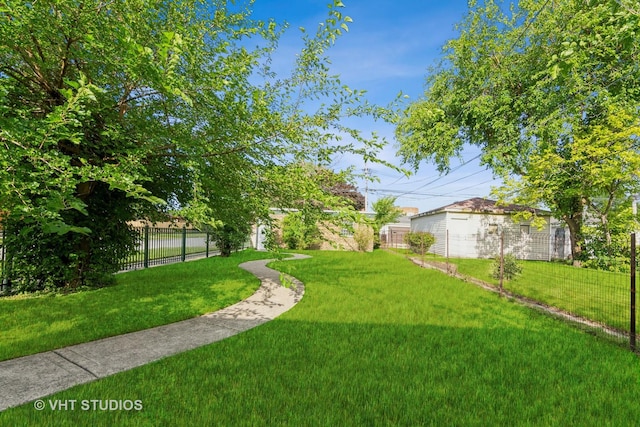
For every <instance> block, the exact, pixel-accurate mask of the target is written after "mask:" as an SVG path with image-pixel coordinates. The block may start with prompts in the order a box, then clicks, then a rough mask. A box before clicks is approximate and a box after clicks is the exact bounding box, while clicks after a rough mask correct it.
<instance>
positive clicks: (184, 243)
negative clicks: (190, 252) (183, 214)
mask: <svg viewBox="0 0 640 427" xmlns="http://www.w3.org/2000/svg"><path fill="white" fill-rule="evenodd" d="M180 259H181V260H182V262H184V260H185V259H187V226H186V225H183V226H182V253H181V256H180Z"/></svg>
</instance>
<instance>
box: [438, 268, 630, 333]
mask: <svg viewBox="0 0 640 427" xmlns="http://www.w3.org/2000/svg"><path fill="white" fill-rule="evenodd" d="M429 259H435V258H434V257H430V256H427V257H426V260H427V261H428V260H429ZM440 260H441V259H440ZM450 262H451V263H453V264H456V265H457V266H458V271H459V272H460V273H462V274H464V275H466V276H471V277H475V278H478V279H480V280H483V281H485V282H488V283H492V284H494V285H496V286H497V285H498V280H496V279H494V278H493V277H491V273H490V272H491V264H492V262H493V261H492V260H489V259H451V260H450ZM518 263H519V264H520V265H521V266H522V273H521V274H520V275H518V276H516V278H515V279H513V280H511V281H505V282H504V288H505V289H506V290H507V291H510V292H512V293H514V294H516V295H521V296H525V297H528V298H531V299H534V300H536V301H539V302H542V303H544V304H547V305H550V306H553V307H557V308H560V309H562V310H565V311H568V312H570V313H573V314H576V315H578V316H582V317H585V318H587V319H590V320H594V321H596V322H599V323H603V324H606V325H608V326H611V327H613V328H617V329H620V330H624V331H627V332H628V331H629V319H630V314H629V299H630V296H629V287H630V284H629V282H630V279H629V275H628V274H625V273H614V272H608V271H599V270H593V269H587V268H576V267H572V266H569V265H565V264H561V263H554V262H544V261H518Z"/></svg>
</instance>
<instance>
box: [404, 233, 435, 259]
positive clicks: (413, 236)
mask: <svg viewBox="0 0 640 427" xmlns="http://www.w3.org/2000/svg"><path fill="white" fill-rule="evenodd" d="M404 241H405V243H406V244H408V245H409V249H410V250H411V252H414V253H417V254H420V255H423V256H424V254H425V253H426V252H427V251H428V250H429V248H430V247H431V246H433V244H434V243H435V242H436V238H435V236H434V235H433V234H431V233H428V232H426V231H410V232H409V233H407V234H405V235H404Z"/></svg>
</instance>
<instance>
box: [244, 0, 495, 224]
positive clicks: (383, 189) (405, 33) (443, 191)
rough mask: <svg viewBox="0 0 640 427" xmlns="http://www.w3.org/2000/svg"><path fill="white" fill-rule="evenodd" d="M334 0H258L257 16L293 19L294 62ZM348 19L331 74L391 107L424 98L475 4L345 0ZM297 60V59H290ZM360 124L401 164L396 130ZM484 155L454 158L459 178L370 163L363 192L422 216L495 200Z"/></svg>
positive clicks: (473, 152)
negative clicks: (429, 78) (398, 99)
mask: <svg viewBox="0 0 640 427" xmlns="http://www.w3.org/2000/svg"><path fill="white" fill-rule="evenodd" d="M329 1H330V0H294V1H291V0H256V1H255V4H254V8H253V10H254V17H256V18H260V19H265V18H268V17H270V18H274V19H275V20H276V21H277V22H283V21H286V22H288V23H289V24H290V27H291V28H290V30H289V31H288V32H287V35H286V36H285V37H284V38H283V39H282V40H281V43H280V45H279V47H280V49H279V52H280V53H279V54H278V55H283V58H282V59H283V61H286V60H287V58H284V57H286V56H287V55H294V54H295V53H296V52H297V51H298V50H299V47H300V42H299V40H300V38H299V34H300V33H299V30H298V27H305V28H306V29H307V30H308V31H315V29H316V27H317V25H318V23H319V22H322V21H323V20H324V19H325V18H326V17H327V13H328V8H327V3H329ZM343 3H344V5H345V7H344V8H343V9H342V10H341V12H342V13H343V15H348V16H349V17H351V18H352V19H353V22H352V23H351V24H349V31H348V32H347V33H344V34H343V36H342V37H341V38H339V39H338V41H337V43H336V45H335V46H334V47H333V48H331V50H330V51H329V52H328V55H329V57H330V59H331V62H332V65H331V71H332V72H333V73H335V74H339V75H340V78H341V81H342V82H343V83H345V84H347V85H349V86H350V87H351V88H355V89H364V90H366V91H367V97H368V99H369V100H370V101H371V102H375V103H377V104H380V105H386V104H388V103H389V102H390V101H392V100H393V99H394V97H395V96H396V95H397V94H398V93H399V92H400V91H402V92H403V93H404V94H406V95H407V96H408V97H409V100H416V99H419V98H420V96H421V95H422V93H423V90H424V81H425V77H426V75H427V71H428V70H427V69H428V67H429V66H431V65H434V64H435V63H436V62H437V60H438V59H439V58H440V55H441V50H442V46H443V45H444V43H445V42H446V41H447V40H448V39H451V38H455V37H456V33H455V30H454V26H455V24H456V23H458V22H459V21H461V20H462V18H463V16H464V15H465V13H466V11H467V0H404V1H401V2H398V1H391V0H343ZM290 59H291V60H293V58H290ZM358 126H359V127H360V128H361V129H362V130H363V131H366V132H370V131H376V132H377V133H378V134H379V135H381V136H384V137H386V138H387V140H388V141H389V145H388V147H387V148H386V149H385V150H384V152H383V153H382V156H381V157H383V158H384V159H385V160H387V161H390V162H392V163H394V164H398V165H400V163H399V160H398V159H397V158H396V155H395V154H396V151H397V146H396V145H395V144H396V141H395V138H394V127H393V126H391V125H388V124H385V123H380V122H373V121H363V122H361V123H358ZM479 154H480V152H479V150H478V149H476V148H474V147H469V148H468V149H467V150H465V151H464V153H463V158H462V159H459V160H458V159H452V162H451V166H452V172H451V173H449V174H448V175H446V176H442V175H440V174H439V173H438V172H437V171H436V168H435V166H434V165H433V164H431V163H428V162H423V163H422V164H421V166H420V168H419V170H418V171H417V172H415V173H414V174H413V175H411V176H410V177H408V178H407V177H404V175H402V174H400V173H397V172H395V171H394V170H392V169H389V168H386V167H382V166H379V165H375V164H369V165H367V166H368V168H369V169H370V173H371V174H372V175H375V176H377V177H378V178H379V182H371V183H369V184H368V185H365V183H364V182H360V183H358V185H359V190H360V191H361V192H362V193H363V194H364V193H365V191H366V190H367V188H368V191H367V195H368V200H369V206H370V205H371V202H373V201H375V200H376V199H377V198H378V197H381V196H385V195H391V196H397V197H398V199H397V201H396V205H398V206H411V207H417V208H418V209H419V210H420V212H423V211H426V210H430V209H434V208H437V207H440V206H444V205H447V204H449V203H453V202H455V201H459V200H464V199H467V198H470V197H486V196H489V193H490V190H491V186H492V185H494V186H495V185H499V184H500V181H499V180H495V179H493V176H492V173H491V171H489V170H487V169H486V168H485V167H482V166H480V165H479V163H478V160H477V156H478V155H479ZM334 166H335V168H336V169H341V168H346V167H348V166H355V167H356V168H357V169H359V170H362V169H364V168H365V165H364V163H363V162H362V160H361V159H357V158H354V157H344V158H340V159H336V163H335V165H334Z"/></svg>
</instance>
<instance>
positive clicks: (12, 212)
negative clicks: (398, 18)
mask: <svg viewBox="0 0 640 427" xmlns="http://www.w3.org/2000/svg"><path fill="white" fill-rule="evenodd" d="M251 5H252V2H251V1H239V2H228V1H225V0H213V1H207V2H204V1H199V0H184V1H177V2H176V1H168V0H154V1H149V0H130V1H129V0H127V1H112V2H104V1H98V0H91V1H74V0H70V1H54V0H45V1H38V2H26V3H25V2H18V1H3V2H0V144H1V145H2V150H0V212H3V215H4V220H3V224H2V225H3V226H4V228H5V229H6V230H7V233H8V235H9V240H8V242H9V243H10V244H9V245H8V246H9V255H10V257H11V259H10V264H11V265H12V268H13V272H12V274H13V276H14V279H15V280H14V284H16V285H19V283H22V284H23V285H24V286H30V285H27V282H29V283H36V286H37V287H43V286H45V282H46V286H54V287H58V286H73V287H76V286H79V285H82V284H97V283H100V282H101V281H102V279H100V277H103V278H104V277H107V276H108V274H109V273H111V272H113V271H115V270H116V269H117V263H118V260H119V258H120V257H122V256H124V255H126V253H127V252H129V251H131V250H133V249H134V248H135V243H136V242H135V240H134V238H133V236H132V235H131V233H128V232H127V230H128V226H127V221H129V220H132V219H142V218H148V219H152V220H153V219H158V218H161V217H162V216H163V215H167V214H170V213H172V214H178V215H181V216H183V217H185V218H187V219H188V220H190V221H191V222H193V223H195V224H198V225H209V226H211V227H225V226H226V228H222V231H224V230H225V229H226V230H234V233H235V232H236V231H238V230H244V229H246V224H248V223H251V222H252V221H254V220H256V219H257V218H263V219H264V220H265V221H266V220H268V214H269V210H268V209H269V208H270V207H287V208H290V207H297V206H295V205H297V204H300V203H301V202H303V201H304V200H309V199H313V200H320V201H322V202H323V203H324V204H325V205H327V206H331V205H332V204H333V203H335V201H336V200H337V199H336V198H335V197H334V196H332V195H331V194H328V192H327V191H324V190H323V188H322V186H321V185H320V183H318V182H317V180H315V179H314V178H313V176H311V175H309V174H305V173H298V171H297V169H296V166H294V167H293V168H290V167H289V166H290V165H296V164H300V163H303V162H308V163H312V164H319V165H327V164H329V163H330V161H331V160H332V157H333V156H334V155H335V154H336V153H346V152H349V153H354V154H358V155H362V156H364V157H366V159H367V160H368V161H374V160H375V156H376V152H377V151H378V150H379V149H380V148H381V147H382V146H383V145H384V143H385V142H384V141H382V140H379V139H378V138H377V137H375V136H371V137H369V136H367V135H364V134H362V133H361V132H359V131H358V130H355V129H348V128H345V127H344V126H343V125H341V120H342V119H344V118H345V117H349V116H361V115H370V116H373V117H374V118H377V119H385V120H389V119H391V118H392V117H393V116H392V115H391V113H390V112H389V110H387V109H385V108H381V107H378V106H373V105H369V104H368V103H367V102H366V101H365V100H364V98H363V93H364V92H363V91H359V90H352V89H350V88H348V87H346V86H345V85H343V84H341V83H340V81H339V79H338V78H337V77H336V76H332V75H331V74H330V71H329V67H328V65H327V64H328V59H327V56H326V51H327V50H328V49H329V48H330V47H331V46H332V45H333V44H334V42H335V41H336V38H337V37H338V36H339V35H340V34H341V32H342V31H344V30H345V29H347V28H348V27H347V24H348V23H349V22H351V19H350V18H349V17H348V16H344V15H343V14H342V13H341V12H340V8H341V7H342V6H343V5H342V3H341V2H339V1H334V2H333V3H332V4H330V5H329V11H328V17H327V20H326V22H324V23H323V24H322V25H320V26H319V27H318V30H317V32H315V33H313V32H311V33H306V32H304V33H303V40H304V47H303V48H302V50H301V51H300V52H299V54H298V55H297V59H296V63H295V66H294V67H293V71H292V72H291V75H289V76H282V75H276V73H274V71H273V70H272V69H271V68H270V64H271V59H272V55H273V53H274V52H275V51H276V48H277V43H278V39H279V37H280V36H281V34H282V33H283V31H285V29H286V24H285V25H280V24H277V23H275V22H272V21H267V22H264V21H257V20H254V19H253V18H252V17H251ZM312 107H313V108H312ZM345 133H346V134H348V135H349V137H350V141H348V142H342V141H341V138H342V136H343V135H344V134H345ZM292 171H293V172H292ZM27 242H28V243H27ZM107 242H108V243H107ZM32 252H33V253H38V254H39V255H38V256H39V257H44V258H47V260H48V261H47V263H46V264H48V265H50V268H49V269H47V270H46V271H45V270H42V269H38V268H35V270H33V271H30V272H29V273H28V274H22V272H23V271H24V270H25V269H27V268H31V267H29V263H30V262H31V261H27V260H26V258H25V256H26V255H27V254H28V253H32ZM114 255H115V256H114ZM21 259H25V261H24V262H22V261H20V260H21ZM54 270H58V271H60V272H63V273H61V275H55V276H51V275H50V273H51V271H54Z"/></svg>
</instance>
